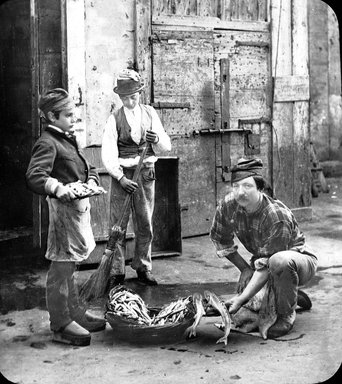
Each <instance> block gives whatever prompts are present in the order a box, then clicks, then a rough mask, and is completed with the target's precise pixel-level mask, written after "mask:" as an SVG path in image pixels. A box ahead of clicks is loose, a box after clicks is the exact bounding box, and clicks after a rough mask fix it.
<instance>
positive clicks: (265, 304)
mask: <svg viewBox="0 0 342 384" xmlns="http://www.w3.org/2000/svg"><path fill="white" fill-rule="evenodd" d="M276 321H277V309H276V293H275V290H274V285H273V280H272V278H270V279H269V280H268V282H267V285H266V292H265V296H264V298H263V300H262V303H261V307H260V310H259V333H260V336H261V337H262V338H263V339H264V340H266V339H267V332H268V330H269V329H270V328H271V327H272V325H273V324H274V323H275V322H276Z"/></svg>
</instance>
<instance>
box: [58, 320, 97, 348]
mask: <svg viewBox="0 0 342 384" xmlns="http://www.w3.org/2000/svg"><path fill="white" fill-rule="evenodd" d="M52 340H53V341H56V342H58V343H64V344H69V345H77V346H82V347H84V346H87V345H89V344H90V340H91V336H90V333H89V332H88V331H87V330H86V329H84V328H83V327H82V326H81V325H79V324H77V323H76V321H72V322H71V323H69V324H68V325H66V326H65V327H64V328H62V329H60V330H59V331H55V332H54V333H53V338H52Z"/></svg>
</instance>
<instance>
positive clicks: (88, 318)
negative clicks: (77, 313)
mask: <svg viewBox="0 0 342 384" xmlns="http://www.w3.org/2000/svg"><path fill="white" fill-rule="evenodd" d="M77 323H78V324H79V325H81V326H82V327H83V328H85V329H86V330H87V331H89V332H99V331H103V330H104V329H105V328H106V320H105V319H103V318H102V317H99V316H96V315H93V314H92V313H90V312H88V311H87V312H85V314H84V315H83V317H82V318H81V319H79V320H78V321H77Z"/></svg>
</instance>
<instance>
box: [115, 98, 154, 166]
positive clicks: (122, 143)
mask: <svg viewBox="0 0 342 384" xmlns="http://www.w3.org/2000/svg"><path fill="white" fill-rule="evenodd" d="M140 108H141V140H140V143H139V144H137V143H136V142H135V141H133V139H132V137H131V127H130V125H129V124H128V122H127V119H126V115H125V112H124V109H123V107H121V108H120V109H119V110H117V111H116V112H114V117H115V121H116V129H117V132H118V149H119V157H121V158H122V159H127V158H131V157H133V158H134V157H136V156H139V155H141V153H142V152H143V150H144V146H145V144H146V140H145V132H146V130H148V129H151V128H152V117H151V112H150V111H149V109H148V106H146V105H143V104H140ZM148 156H154V151H153V149H152V146H149V149H148V150H147V154H146V157H148Z"/></svg>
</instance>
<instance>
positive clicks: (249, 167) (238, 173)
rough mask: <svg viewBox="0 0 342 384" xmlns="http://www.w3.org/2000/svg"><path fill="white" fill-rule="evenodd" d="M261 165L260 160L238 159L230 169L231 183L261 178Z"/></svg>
mask: <svg viewBox="0 0 342 384" xmlns="http://www.w3.org/2000/svg"><path fill="white" fill-rule="evenodd" d="M262 167H263V163H262V161H261V159H240V160H238V162H237V164H236V165H234V166H233V167H232V169H231V172H232V183H235V182H236V181H240V180H243V179H246V178H247V177H251V176H262V173H261V169H262Z"/></svg>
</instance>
